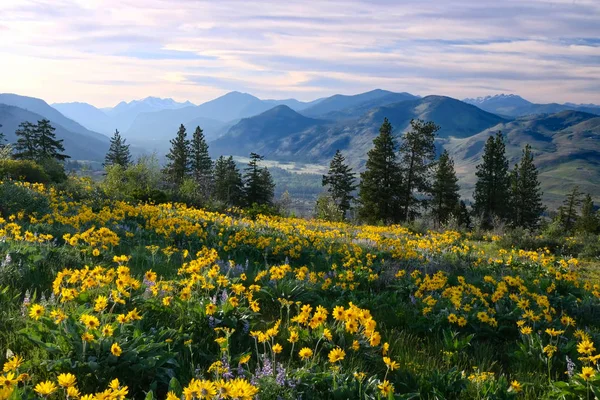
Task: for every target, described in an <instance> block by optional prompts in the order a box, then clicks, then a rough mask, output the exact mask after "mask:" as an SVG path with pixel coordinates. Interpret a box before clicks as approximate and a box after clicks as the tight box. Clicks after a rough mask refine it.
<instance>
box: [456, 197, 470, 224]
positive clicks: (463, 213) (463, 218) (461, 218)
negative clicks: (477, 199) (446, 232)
mask: <svg viewBox="0 0 600 400" xmlns="http://www.w3.org/2000/svg"><path fill="white" fill-rule="evenodd" d="M455 214H456V222H457V223H458V226H460V227H463V228H465V229H471V227H472V226H471V225H472V223H471V213H469V210H468V209H467V204H466V203H465V202H464V201H463V200H461V201H460V202H459V204H458V208H457V210H456V212H455Z"/></svg>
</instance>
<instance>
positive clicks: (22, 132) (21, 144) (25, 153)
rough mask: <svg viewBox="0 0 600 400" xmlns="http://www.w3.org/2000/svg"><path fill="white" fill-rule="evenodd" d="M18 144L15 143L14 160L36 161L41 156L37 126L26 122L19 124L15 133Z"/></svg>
mask: <svg viewBox="0 0 600 400" xmlns="http://www.w3.org/2000/svg"><path fill="white" fill-rule="evenodd" d="M15 135H16V136H17V142H16V143H15V154H14V156H13V157H14V158H15V159H17V160H36V159H37V156H38V154H39V141H38V132H37V129H36V126H35V125H34V124H32V123H31V122H28V121H25V122H21V123H20V124H19V127H18V128H17V130H16V131H15Z"/></svg>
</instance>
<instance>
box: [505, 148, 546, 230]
mask: <svg viewBox="0 0 600 400" xmlns="http://www.w3.org/2000/svg"><path fill="white" fill-rule="evenodd" d="M509 176H510V193H509V195H510V197H509V208H510V215H509V216H510V219H511V220H512V224H513V226H521V227H525V228H529V229H534V228H536V227H537V226H538V223H539V220H540V217H541V215H542V213H543V212H544V206H543V204H542V193H541V190H540V182H539V181H538V172H537V169H536V167H535V164H534V163H533V154H532V153H531V146H530V145H529V144H528V145H526V146H525V148H524V149H523V156H522V157H521V162H520V163H519V164H518V165H515V167H514V169H513V170H512V171H511V173H510V175H509Z"/></svg>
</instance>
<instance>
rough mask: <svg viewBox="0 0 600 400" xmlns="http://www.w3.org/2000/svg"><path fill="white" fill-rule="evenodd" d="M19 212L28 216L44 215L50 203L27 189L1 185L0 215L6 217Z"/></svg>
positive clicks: (47, 211)
mask: <svg viewBox="0 0 600 400" xmlns="http://www.w3.org/2000/svg"><path fill="white" fill-rule="evenodd" d="M21 211H23V212H25V214H28V215H38V216H40V215H44V214H47V213H49V212H50V203H49V201H48V199H47V198H46V197H45V196H43V195H41V194H40V193H37V192H35V191H33V190H31V189H29V188H26V187H23V186H19V185H15V184H13V183H7V182H5V183H1V184H0V214H2V215H3V216H4V217H8V216H9V215H13V214H16V213H18V212H21Z"/></svg>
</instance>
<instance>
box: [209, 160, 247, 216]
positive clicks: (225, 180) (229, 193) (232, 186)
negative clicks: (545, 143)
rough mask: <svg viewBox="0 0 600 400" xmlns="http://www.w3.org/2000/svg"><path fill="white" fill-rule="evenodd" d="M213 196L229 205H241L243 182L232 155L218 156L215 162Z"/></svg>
mask: <svg viewBox="0 0 600 400" xmlns="http://www.w3.org/2000/svg"><path fill="white" fill-rule="evenodd" d="M214 182H215V186H214V190H213V198H214V199H215V200H217V201H221V202H223V203H225V204H227V205H230V206H242V205H243V200H244V182H243V181H242V174H241V173H240V171H239V169H238V167H237V165H236V164H235V161H233V157H231V156H230V157H229V158H225V157H223V156H221V157H219V158H218V159H217V161H216V162H215V171H214Z"/></svg>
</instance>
